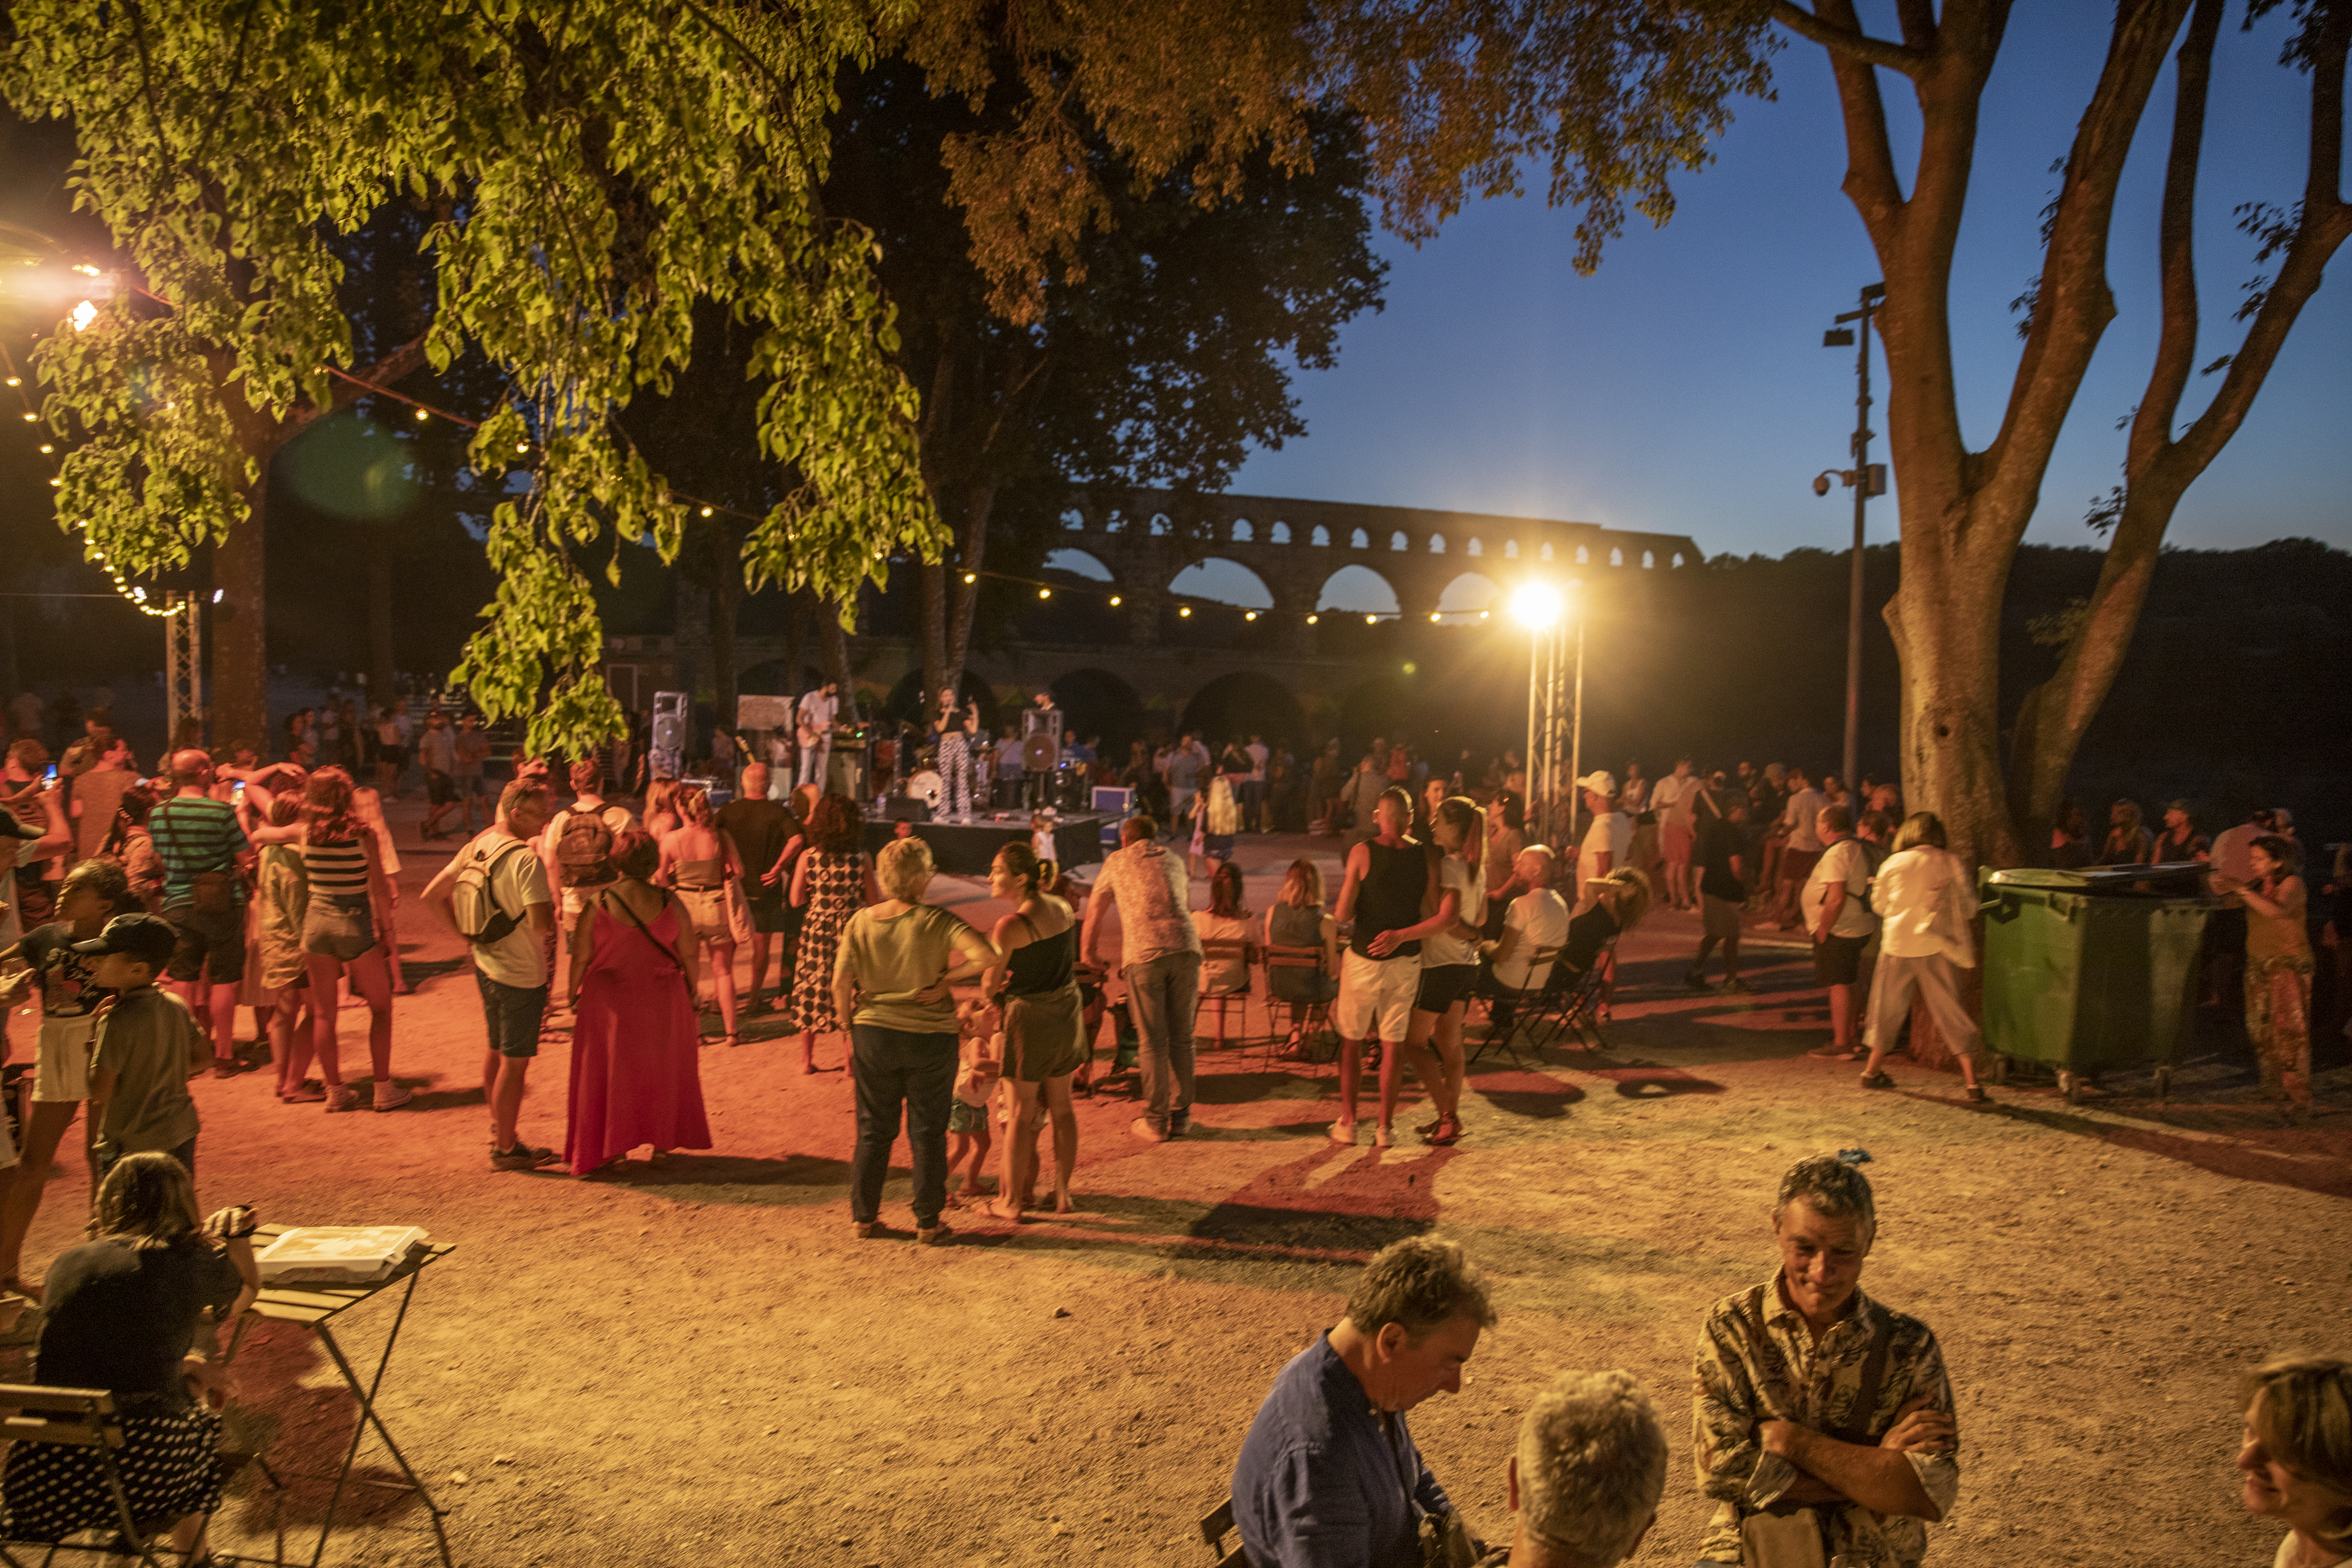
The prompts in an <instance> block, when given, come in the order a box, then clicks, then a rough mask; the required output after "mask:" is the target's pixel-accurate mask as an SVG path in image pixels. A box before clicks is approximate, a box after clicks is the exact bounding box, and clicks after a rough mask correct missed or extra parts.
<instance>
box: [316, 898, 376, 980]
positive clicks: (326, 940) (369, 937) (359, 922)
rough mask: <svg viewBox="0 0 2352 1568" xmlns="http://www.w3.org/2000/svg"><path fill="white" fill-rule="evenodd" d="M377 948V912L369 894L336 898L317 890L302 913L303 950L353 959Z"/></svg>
mask: <svg viewBox="0 0 2352 1568" xmlns="http://www.w3.org/2000/svg"><path fill="white" fill-rule="evenodd" d="M374 950H375V914H374V911H373V910H370V909H369V908H368V900H367V895H366V894H364V893H361V894H358V895H356V896H354V897H346V898H340V899H339V898H335V897H333V896H331V895H330V894H324V893H317V892H314V893H312V894H311V895H310V910H309V911H308V912H307V913H305V914H304V915H303V917H302V951H303V952H309V953H315V954H318V955H319V956H320V957H324V958H332V959H336V960H338V961H340V962H341V963H350V962H351V961H352V960H353V959H355V958H358V957H359V956H361V955H362V953H367V952H373V951H374Z"/></svg>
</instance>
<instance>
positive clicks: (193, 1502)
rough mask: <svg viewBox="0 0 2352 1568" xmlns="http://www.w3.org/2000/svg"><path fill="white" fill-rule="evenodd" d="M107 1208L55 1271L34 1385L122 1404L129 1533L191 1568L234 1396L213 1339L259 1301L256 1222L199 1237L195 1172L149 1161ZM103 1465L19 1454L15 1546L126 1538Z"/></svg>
mask: <svg viewBox="0 0 2352 1568" xmlns="http://www.w3.org/2000/svg"><path fill="white" fill-rule="evenodd" d="M97 1207H98V1212H97V1215H96V1216H95V1219H94V1221H93V1223H92V1225H91V1227H90V1228H91V1230H92V1231H93V1232H94V1233H95V1236H96V1239H95V1240H92V1241H88V1242H85V1243H83V1244H82V1245H81V1246H79V1247H72V1248H69V1249H68V1250H67V1251H66V1252H63V1253H61V1254H59V1255H58V1258H57V1259H56V1261H54V1262H52V1263H51V1264H50V1265H49V1270H48V1280H47V1286H46V1288H45V1291H44V1295H43V1310H44V1311H45V1312H46V1314H47V1316H46V1318H45V1321H43V1323H42V1326H41V1339H40V1344H39V1346H38V1348H37V1350H36V1351H35V1352H34V1362H33V1381H34V1382H35V1383H37V1384H44V1385H46V1386H47V1387H51V1388H103V1389H105V1390H107V1391H108V1392H109V1393H110V1394H113V1395H114V1406H115V1408H116V1409H117V1410H118V1411H120V1412H121V1415H122V1436H123V1445H122V1447H121V1448H119V1449H117V1450H116V1451H115V1456H114V1458H115V1464H116V1466H117V1467H118V1468H120V1470H121V1476H122V1487H123V1491H124V1492H125V1494H126V1495H127V1497H128V1500H129V1502H130V1506H131V1520H132V1522H133V1523H135V1524H136V1525H137V1526H138V1527H139V1530H140V1531H141V1532H142V1535H153V1534H157V1533H160V1532H163V1531H170V1534H171V1549H172V1550H173V1551H174V1552H180V1553H182V1554H183V1555H184V1557H185V1558H186V1559H187V1560H188V1561H191V1562H194V1561H196V1560H197V1558H198V1555H199V1554H200V1553H201V1552H202V1550H203V1542H204V1532H205V1520H206V1519H207V1517H208V1516H210V1514H211V1513H212V1511H213V1510H215V1508H217V1507H219V1506H220V1479H219V1476H218V1472H217V1470H216V1468H215V1464H214V1451H215V1448H216V1447H218V1445H219V1441H220V1426H221V1424H220V1417H219V1415H217V1414H215V1412H216V1411H218V1409H219V1408H220V1406H221V1405H224V1404H226V1402H227V1394H228V1387H227V1377H226V1372H225V1371H224V1369H223V1368H222V1367H221V1366H220V1365H219V1364H218V1363H215V1361H214V1360H213V1359H212V1355H213V1349H214V1345H213V1339H214V1330H215V1327H216V1326H217V1325H219V1324H221V1323H224V1322H230V1321H235V1320H236V1316H237V1315H238V1314H239V1313H241V1312H243V1311H244V1310H246V1308H247V1307H248V1306H250V1305H252V1304H253V1299H254V1298H255V1297H256V1296H257V1295H259V1294H260V1292H261V1274H260V1270H259V1269H258V1268H257V1266H256V1265H255V1263H254V1261H253V1243H252V1242H251V1240H250V1239H248V1238H249V1237H251V1236H252V1235H253V1227H254V1218H253V1214H252V1211H251V1210H249V1209H242V1208H234V1209H223V1210H221V1211H220V1212H219V1213H218V1214H215V1215H213V1216H212V1217H211V1218H210V1219H208V1220H205V1221H204V1222H203V1223H202V1225H201V1226H199V1224H198V1222H197V1219H196V1188H195V1183H194V1181H193V1180H191V1179H190V1177H189V1175H188V1172H187V1168H186V1167H185V1166H184V1165H182V1164H181V1163H179V1162H178V1161H177V1160H174V1159H173V1158H172V1156H170V1155H169V1154H150V1153H142V1154H127V1155H125V1156H123V1158H122V1159H121V1161H119V1162H117V1163H116V1164H115V1166H114V1168H113V1169H112V1170H110V1171H109V1172H108V1173H106V1180H105V1181H104V1182H103V1183H101V1184H100V1186H99V1189H98V1205H97ZM207 1312H210V1313H211V1315H212V1317H211V1321H210V1322H209V1323H207V1322H206V1321H205V1314H206V1313H207ZM198 1394H201V1395H202V1396H203V1403H202V1404H199V1403H198V1401H197V1397H196V1396H197V1395H198ZM97 1458H98V1457H97V1455H96V1454H95V1453H94V1452H92V1451H90V1450H89V1449H85V1448H73V1447H67V1446H66V1445H64V1444H61V1443H22V1444H18V1445H16V1447H14V1448H13V1449H12V1450H11V1451H10V1453H9V1455H8V1468H7V1473H6V1475H5V1478H0V1494H5V1499H6V1502H7V1510H8V1519H9V1531H10V1533H11V1534H12V1535H14V1536H16V1538H18V1539H20V1540H25V1541H51V1542H54V1541H62V1540H64V1539H65V1538H66V1537H68V1536H70V1535H72V1534H74V1533H76V1532H77V1531H84V1530H99V1531H108V1532H112V1531H116V1530H118V1529H119V1528H121V1525H120V1521H119V1519H118V1517H117V1514H116V1511H115V1506H114V1498H113V1495H112V1492H111V1489H110V1487H109V1485H108V1482H107V1477H106V1472H105V1471H104V1469H102V1468H100V1465H99V1464H98V1462H97Z"/></svg>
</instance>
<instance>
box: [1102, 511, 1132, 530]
mask: <svg viewBox="0 0 2352 1568" xmlns="http://www.w3.org/2000/svg"><path fill="white" fill-rule="evenodd" d="M1103 531H1104V532H1105V533H1125V532H1126V531H1127V513H1125V512H1123V511H1112V512H1108V513H1106V514H1105V515H1104V517H1103Z"/></svg>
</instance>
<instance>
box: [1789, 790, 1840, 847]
mask: <svg viewBox="0 0 2352 1568" xmlns="http://www.w3.org/2000/svg"><path fill="white" fill-rule="evenodd" d="M1829 804H1830V797H1829V796H1827V795H1823V794H1822V792H1821V791H1819V790H1817V789H1812V788H1810V787H1808V788H1805V789H1801V790H1799V791H1798V792H1797V793H1796V794H1794V795H1790V797H1789V805H1788V809H1787V810H1785V811H1783V812H1782V813H1781V814H1780V820H1781V821H1783V822H1785V823H1787V824H1788V825H1789V847H1790V848H1791V849H1794V850H1796V851H1798V852H1799V853H1800V854H1807V855H1810V854H1813V853H1816V852H1817V851H1819V850H1820V848H1821V847H1822V836H1821V831H1820V829H1819V828H1818V827H1816V826H1814V825H1815V824H1816V822H1818V821H1819V819H1820V817H1821V815H1822V810H1823V809H1824V808H1826V807H1827V806H1828V805H1829Z"/></svg>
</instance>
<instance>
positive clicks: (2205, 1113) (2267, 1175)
mask: <svg viewBox="0 0 2352 1568" xmlns="http://www.w3.org/2000/svg"><path fill="white" fill-rule="evenodd" d="M1906 1098H1907V1099H1914V1100H1927V1101H1931V1102H1936V1103H1944V1101H1943V1100H1942V1097H1940V1096H1937V1095H1932V1094H1920V1093H1914V1092H1910V1091H1906ZM1980 1109H1981V1110H1983V1112H1984V1113H1985V1114H1987V1115H1990V1116H2000V1117H2004V1118H2006V1119H2008V1120H2010V1121H2022V1122H2027V1123H2030V1124H2032V1125H2033V1126H2036V1127H2042V1128H2047V1129H2049V1130H2050V1131H2053V1132H2069V1133H2073V1134H2075V1135H2076V1136H2079V1137H2085V1138H2092V1139H2095V1140H2097V1141H2098V1142H2103V1143H2112V1144H2114V1145H2115V1146H2116V1147H2117V1148H2119V1149H2130V1150H2134V1151H2137V1152H2140V1153H2143V1154H2155V1155H2158V1156H2159V1157H2161V1158H2163V1159H2167V1160H2172V1161H2177V1162H2178V1163H2181V1164H2184V1165H2189V1166H2193V1167H2194V1168H2196V1169H2197V1170H2200V1171H2204V1172H2207V1173H2210V1174H2213V1175H2217V1176H2228V1177H2231V1178H2233V1179H2235V1180H2238V1181H2242V1182H2260V1183H2262V1184H2264V1185H2267V1186H2273V1187H2292V1188H2294V1190H2295V1191H2297V1192H2305V1193H2316V1194H2320V1195H2321V1196H2323V1197H2332V1198H2352V1117H2345V1116H2341V1115H2340V1114H2339V1116H2338V1117H2336V1118H2335V1119H2334V1120H2337V1121H2343V1122H2345V1123H2347V1125H2346V1126H2344V1127H2341V1128H2331V1129H2327V1130H2326V1131H2322V1130H2319V1129H2315V1128H2296V1127H2290V1126H2284V1125H2281V1123H2280V1119H2279V1118H2278V1116H2277V1115H2276V1113H2275V1112H2265V1111H2263V1110H2258V1109H2256V1108H2252V1107H2249V1108H2247V1109H2246V1110H2242V1111H2239V1112H2237V1113H2236V1114H2234V1115H2228V1116H2226V1117H2217V1116H2216V1115H2214V1112H2215V1111H2216V1110H2221V1109H2222V1108H2218V1107H2216V1108H2204V1109H2202V1110H2192V1111H2191V1112H2189V1118H2190V1119H2192V1120H2193V1121H2203V1122H2206V1123H2208V1124H2214V1123H2217V1122H2218V1123H2221V1124H2225V1125H2228V1126H2229V1128H2230V1131H2228V1133H2227V1135H2223V1134H2221V1133H2218V1132H2212V1131H2202V1130H2201V1129H2199V1128H2196V1127H2193V1126H2192V1127H2188V1128H2180V1129H2179V1130H2175V1128H2173V1127H2168V1126H2160V1125H2150V1124H2148V1123H2147V1122H2145V1121H2132V1122H2120V1121H2110V1120H2106V1119H2105V1118H2098V1117H2090V1116H2084V1115H2082V1114H2080V1113H2079V1112H2076V1111H2074V1110H2068V1109H2065V1108H2064V1107H2063V1104H2062V1105H2056V1106H2048V1107H2044V1106H2037V1105H2026V1104H2021V1103H2020V1102H2018V1101H2017V1100H1994V1101H1992V1102H1991V1103H1990V1104H1988V1105H1986V1106H1983V1107H1981V1108H1980ZM2110 1114H2120V1113H2118V1112H2111V1113H2110ZM2176 1114H2177V1113H2174V1112H2169V1111H2151V1110H2139V1111H2138V1112H2137V1115H2139V1116H2149V1115H2160V1116H2164V1117H2165V1118H2166V1119H2167V1120H2168V1121H2170V1120H2172V1119H2173V1117H2174V1116H2175V1115H2176Z"/></svg>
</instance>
